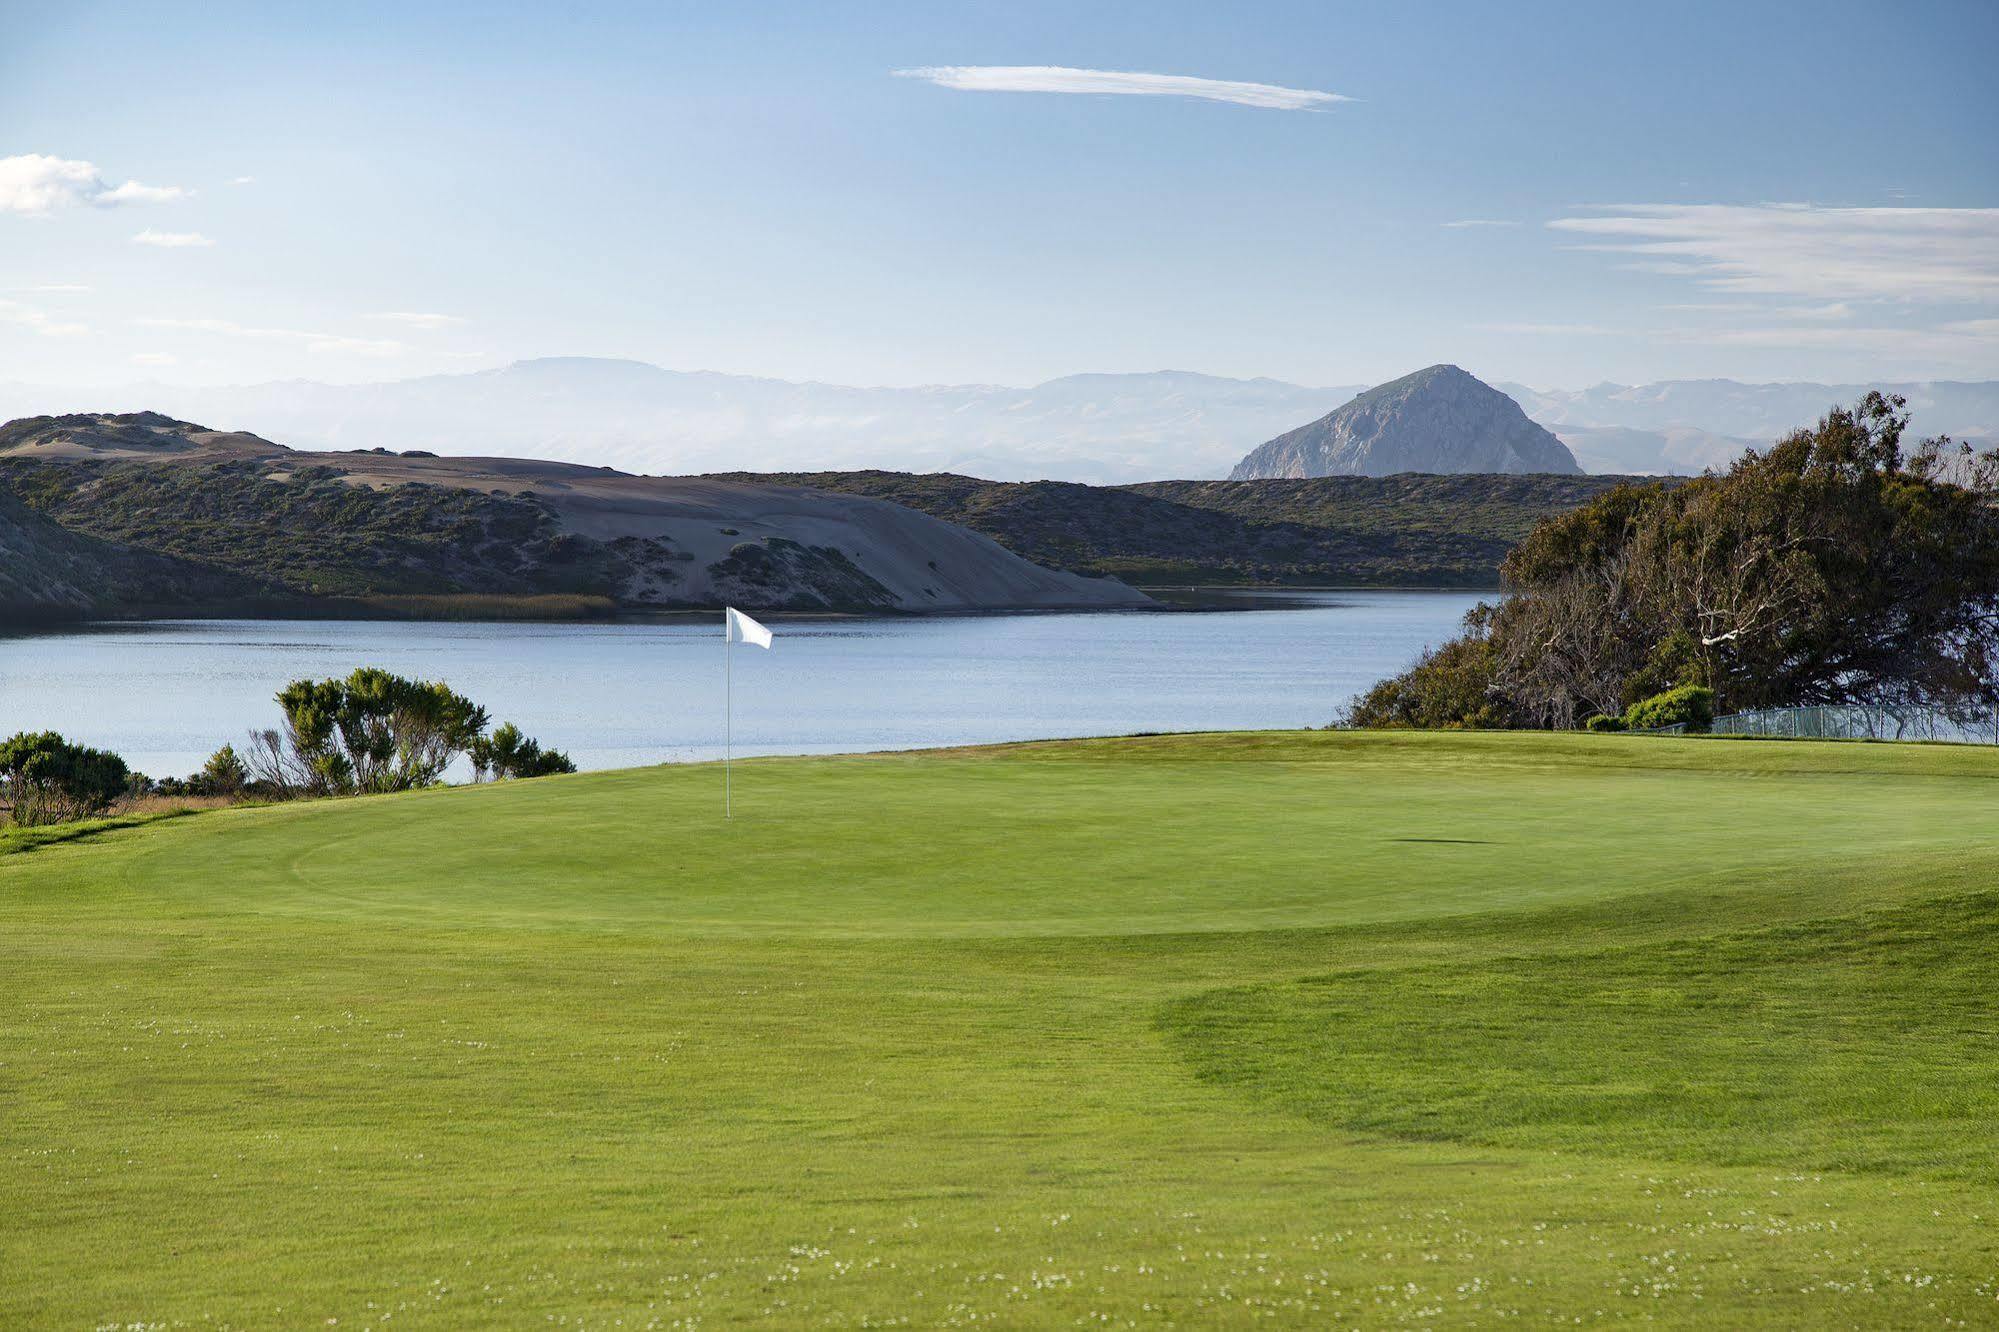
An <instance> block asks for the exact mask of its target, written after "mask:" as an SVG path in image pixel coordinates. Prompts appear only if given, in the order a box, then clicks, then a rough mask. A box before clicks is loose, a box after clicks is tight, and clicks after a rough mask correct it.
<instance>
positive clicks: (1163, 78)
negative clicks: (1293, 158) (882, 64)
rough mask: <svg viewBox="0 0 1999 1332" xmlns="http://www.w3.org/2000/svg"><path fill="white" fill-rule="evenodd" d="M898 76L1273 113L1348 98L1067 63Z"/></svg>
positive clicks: (931, 69)
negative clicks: (1190, 100)
mask: <svg viewBox="0 0 1999 1332" xmlns="http://www.w3.org/2000/svg"><path fill="white" fill-rule="evenodd" d="M893 72H894V74H895V77H897V78H899V79H923V80H925V81H927V82H930V83H934V84H936V85H938V86H939V87H942V88H955V89H957V90H959V91H960V92H1033V93H1108V94H1111V95H1114V96H1127V97H1196V98H1200V99H1202V100H1204V101H1210V102H1232V103H1234V104H1235V105H1237V106H1256V107H1263V108H1266V109H1269V110H1275V111H1310V110H1317V109H1320V108H1323V107H1328V106H1332V105H1334V104H1335V103H1338V102H1351V101H1352V100H1354V99H1353V98H1351V97H1343V96H1341V95H1340V94H1339V93H1333V92H1321V91H1319V90H1317V89H1314V88H1286V87H1282V86H1280V85H1278V84H1274V83H1242V82H1236V81H1233V80H1229V79H1202V78H1195V77H1193V76H1191V75H1186V74H1148V73H1142V72H1138V71H1128V70H1109V69H1072V68H1070V67H1068V66H1066V65H925V66H922V67H921V68H917V69H898V70H895V71H893Z"/></svg>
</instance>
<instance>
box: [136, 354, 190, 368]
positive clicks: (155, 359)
mask: <svg viewBox="0 0 1999 1332" xmlns="http://www.w3.org/2000/svg"><path fill="white" fill-rule="evenodd" d="M132 364H134V365H178V364H180V357H178V356H176V355H174V354H173V353H172V352H134V353H132Z"/></svg>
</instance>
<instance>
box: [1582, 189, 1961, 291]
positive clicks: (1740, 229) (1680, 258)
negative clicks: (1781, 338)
mask: <svg viewBox="0 0 1999 1332" xmlns="http://www.w3.org/2000/svg"><path fill="white" fill-rule="evenodd" d="M1548 225H1549V226H1550V227H1552V228H1553V229H1555V230H1557V231H1561V232H1565V233H1567V234H1570V235H1576V236H1583V237H1588V238H1591V241H1592V243H1591V244H1588V245H1585V246H1583V247H1582V248H1585V249H1591V250H1602V251H1608V252H1612V253H1618V254H1631V255H1639V256H1643V258H1641V259H1640V260H1638V261H1637V262H1638V263H1640V264H1642V265H1644V266H1645V271H1651V272H1663V273H1667V274H1673V275H1680V276H1686V277H1690V278H1692V279H1694V280H1695V281H1697V282H1698V283H1699V284H1700V285H1702V286H1704V287H1708V288H1710V289H1713V290H1716V291H1732V292H1742V293H1745V294H1751V295H1765V296H1789V297H1796V298H1799V299H1805V300H1818V301H1843V300H1862V301H1904V302H1906V301H1928V302H1953V303H1959V302H1983V301H1989V300H1994V299H1999V208H1823V207H1819V206H1817V205H1813V204H1797V203H1769V204H1753V205H1737V204H1635V205H1625V204H1620V205H1612V206H1608V207H1605V208H1603V209H1600V210H1593V212H1592V213H1591V214H1590V215H1585V216H1575V217H1562V218H1556V219H1555V220H1554V221H1552V222H1550V223H1549V224H1548Z"/></svg>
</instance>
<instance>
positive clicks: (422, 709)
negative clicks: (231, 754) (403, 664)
mask: <svg viewBox="0 0 1999 1332" xmlns="http://www.w3.org/2000/svg"><path fill="white" fill-rule="evenodd" d="M278 706H279V707H281V708H282V709H284V714H285V728H284V730H283V731H282V732H279V731H275V730H272V731H257V732H253V733H252V734H251V741H252V743H253V746H254V748H253V751H252V752H253V758H252V761H251V765H250V766H251V767H252V768H253V769H254V773H255V777H256V780H257V781H258V783H259V784H260V785H262V786H264V787H266V788H268V789H269V790H271V791H272V792H274V793H275V794H278V795H282V796H297V795H352V794H356V793H364V794H365V793H378V792H385V791H407V790H410V789H412V788H414V787H419V786H430V785H432V784H433V783H435V782H436V781H437V780H438V778H440V777H441V776H443V775H444V770H445V769H446V768H447V767H449V766H450V765H451V761H452V760H453V759H454V758H456V757H457V756H458V755H460V754H462V753H464V752H465V751H466V750H467V749H468V748H469V747H470V746H471V744H472V742H473V741H474V740H477V739H478V738H479V736H480V734H481V733H482V732H483V731H484V730H485V729H486V710H485V709H484V708H482V707H479V706H478V705H477V704H475V703H473V702H472V701H471V700H470V699H468V698H466V697H464V696H463V695H461V694H455V693H453V692H452V691H451V690H450V689H448V688H447V687H445V686H444V685H443V684H441V683H438V682H435V681H426V680H407V679H404V678H403V677H402V676H400V675H391V674H390V673H389V672H387V671H384V670H379V669H377V668H375V667H372V666H364V667H362V668H361V669H359V670H357V671H355V672H354V673H353V674H352V675H350V676H348V677H347V678H346V679H344V680H294V681H292V682H291V683H290V684H289V685H286V686H285V687H284V689H283V690H281V691H280V692H279V694H278Z"/></svg>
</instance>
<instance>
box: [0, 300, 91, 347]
mask: <svg viewBox="0 0 1999 1332" xmlns="http://www.w3.org/2000/svg"><path fill="white" fill-rule="evenodd" d="M0 324H13V325H14V326H16V327H18V328H25V329H27V330H29V331H30V332H32V333H39V334H41V335H42V336H43V337H45V338H73V337H80V336H82V335H83V334H85V333H88V332H89V331H90V326H89V325H88V324H79V323H77V322H75V321H74V320H67V319H57V318H56V317H55V316H53V315H51V314H50V313H49V312H48V311H46V310H42V309H38V308H36V307H35V306H32V305H24V304H23V303H21V302H20V301H9V300H0Z"/></svg>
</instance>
